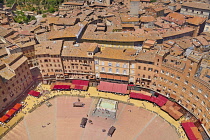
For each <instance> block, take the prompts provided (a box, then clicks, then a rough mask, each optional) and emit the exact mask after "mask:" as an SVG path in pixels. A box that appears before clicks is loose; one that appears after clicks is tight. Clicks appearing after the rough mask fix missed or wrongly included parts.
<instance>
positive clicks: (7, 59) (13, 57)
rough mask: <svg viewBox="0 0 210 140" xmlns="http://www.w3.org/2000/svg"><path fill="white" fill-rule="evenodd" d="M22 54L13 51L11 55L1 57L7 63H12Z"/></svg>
mask: <svg viewBox="0 0 210 140" xmlns="http://www.w3.org/2000/svg"><path fill="white" fill-rule="evenodd" d="M22 56H23V54H22V53H14V54H12V55H8V56H6V57H4V58H2V61H4V62H5V63H6V64H8V65H12V63H14V62H15V61H16V60H17V59H19V58H21V57H22Z"/></svg>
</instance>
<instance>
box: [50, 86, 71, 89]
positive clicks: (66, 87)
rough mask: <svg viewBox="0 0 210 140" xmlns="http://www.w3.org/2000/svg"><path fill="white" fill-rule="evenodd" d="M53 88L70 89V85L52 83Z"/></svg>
mask: <svg viewBox="0 0 210 140" xmlns="http://www.w3.org/2000/svg"><path fill="white" fill-rule="evenodd" d="M53 89H70V85H54V87H53Z"/></svg>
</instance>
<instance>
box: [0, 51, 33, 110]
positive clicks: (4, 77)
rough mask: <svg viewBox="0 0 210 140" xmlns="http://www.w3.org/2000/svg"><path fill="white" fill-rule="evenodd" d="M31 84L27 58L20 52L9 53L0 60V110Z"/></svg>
mask: <svg viewBox="0 0 210 140" xmlns="http://www.w3.org/2000/svg"><path fill="white" fill-rule="evenodd" d="M32 84H33V79H32V75H31V72H30V69H29V65H28V63H27V58H26V57H25V56H23V54H22V53H16V54H11V55H8V56H5V57H3V58H1V60H0V92H1V95H0V100H1V102H0V111H3V110H4V109H5V108H6V107H7V106H8V105H9V104H11V103H13V102H14V101H15V100H16V99H17V98H19V97H20V96H21V95H22V94H23V93H24V92H26V91H27V90H28V89H29V88H30V87H31V86H32Z"/></svg>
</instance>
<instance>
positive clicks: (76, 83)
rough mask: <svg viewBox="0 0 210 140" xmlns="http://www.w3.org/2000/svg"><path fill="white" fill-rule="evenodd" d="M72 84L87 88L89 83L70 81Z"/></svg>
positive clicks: (85, 81)
mask: <svg viewBox="0 0 210 140" xmlns="http://www.w3.org/2000/svg"><path fill="white" fill-rule="evenodd" d="M72 84H74V85H81V86H88V84H89V81H87V80H72Z"/></svg>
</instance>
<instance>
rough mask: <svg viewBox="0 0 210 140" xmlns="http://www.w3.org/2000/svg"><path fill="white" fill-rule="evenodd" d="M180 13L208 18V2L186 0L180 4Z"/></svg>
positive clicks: (209, 13)
mask: <svg viewBox="0 0 210 140" xmlns="http://www.w3.org/2000/svg"><path fill="white" fill-rule="evenodd" d="M180 13H181V14H184V15H192V16H199V17H204V18H207V19H209V18H210V4H208V3H198V2H186V3H184V4H182V7H181V11H180Z"/></svg>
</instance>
